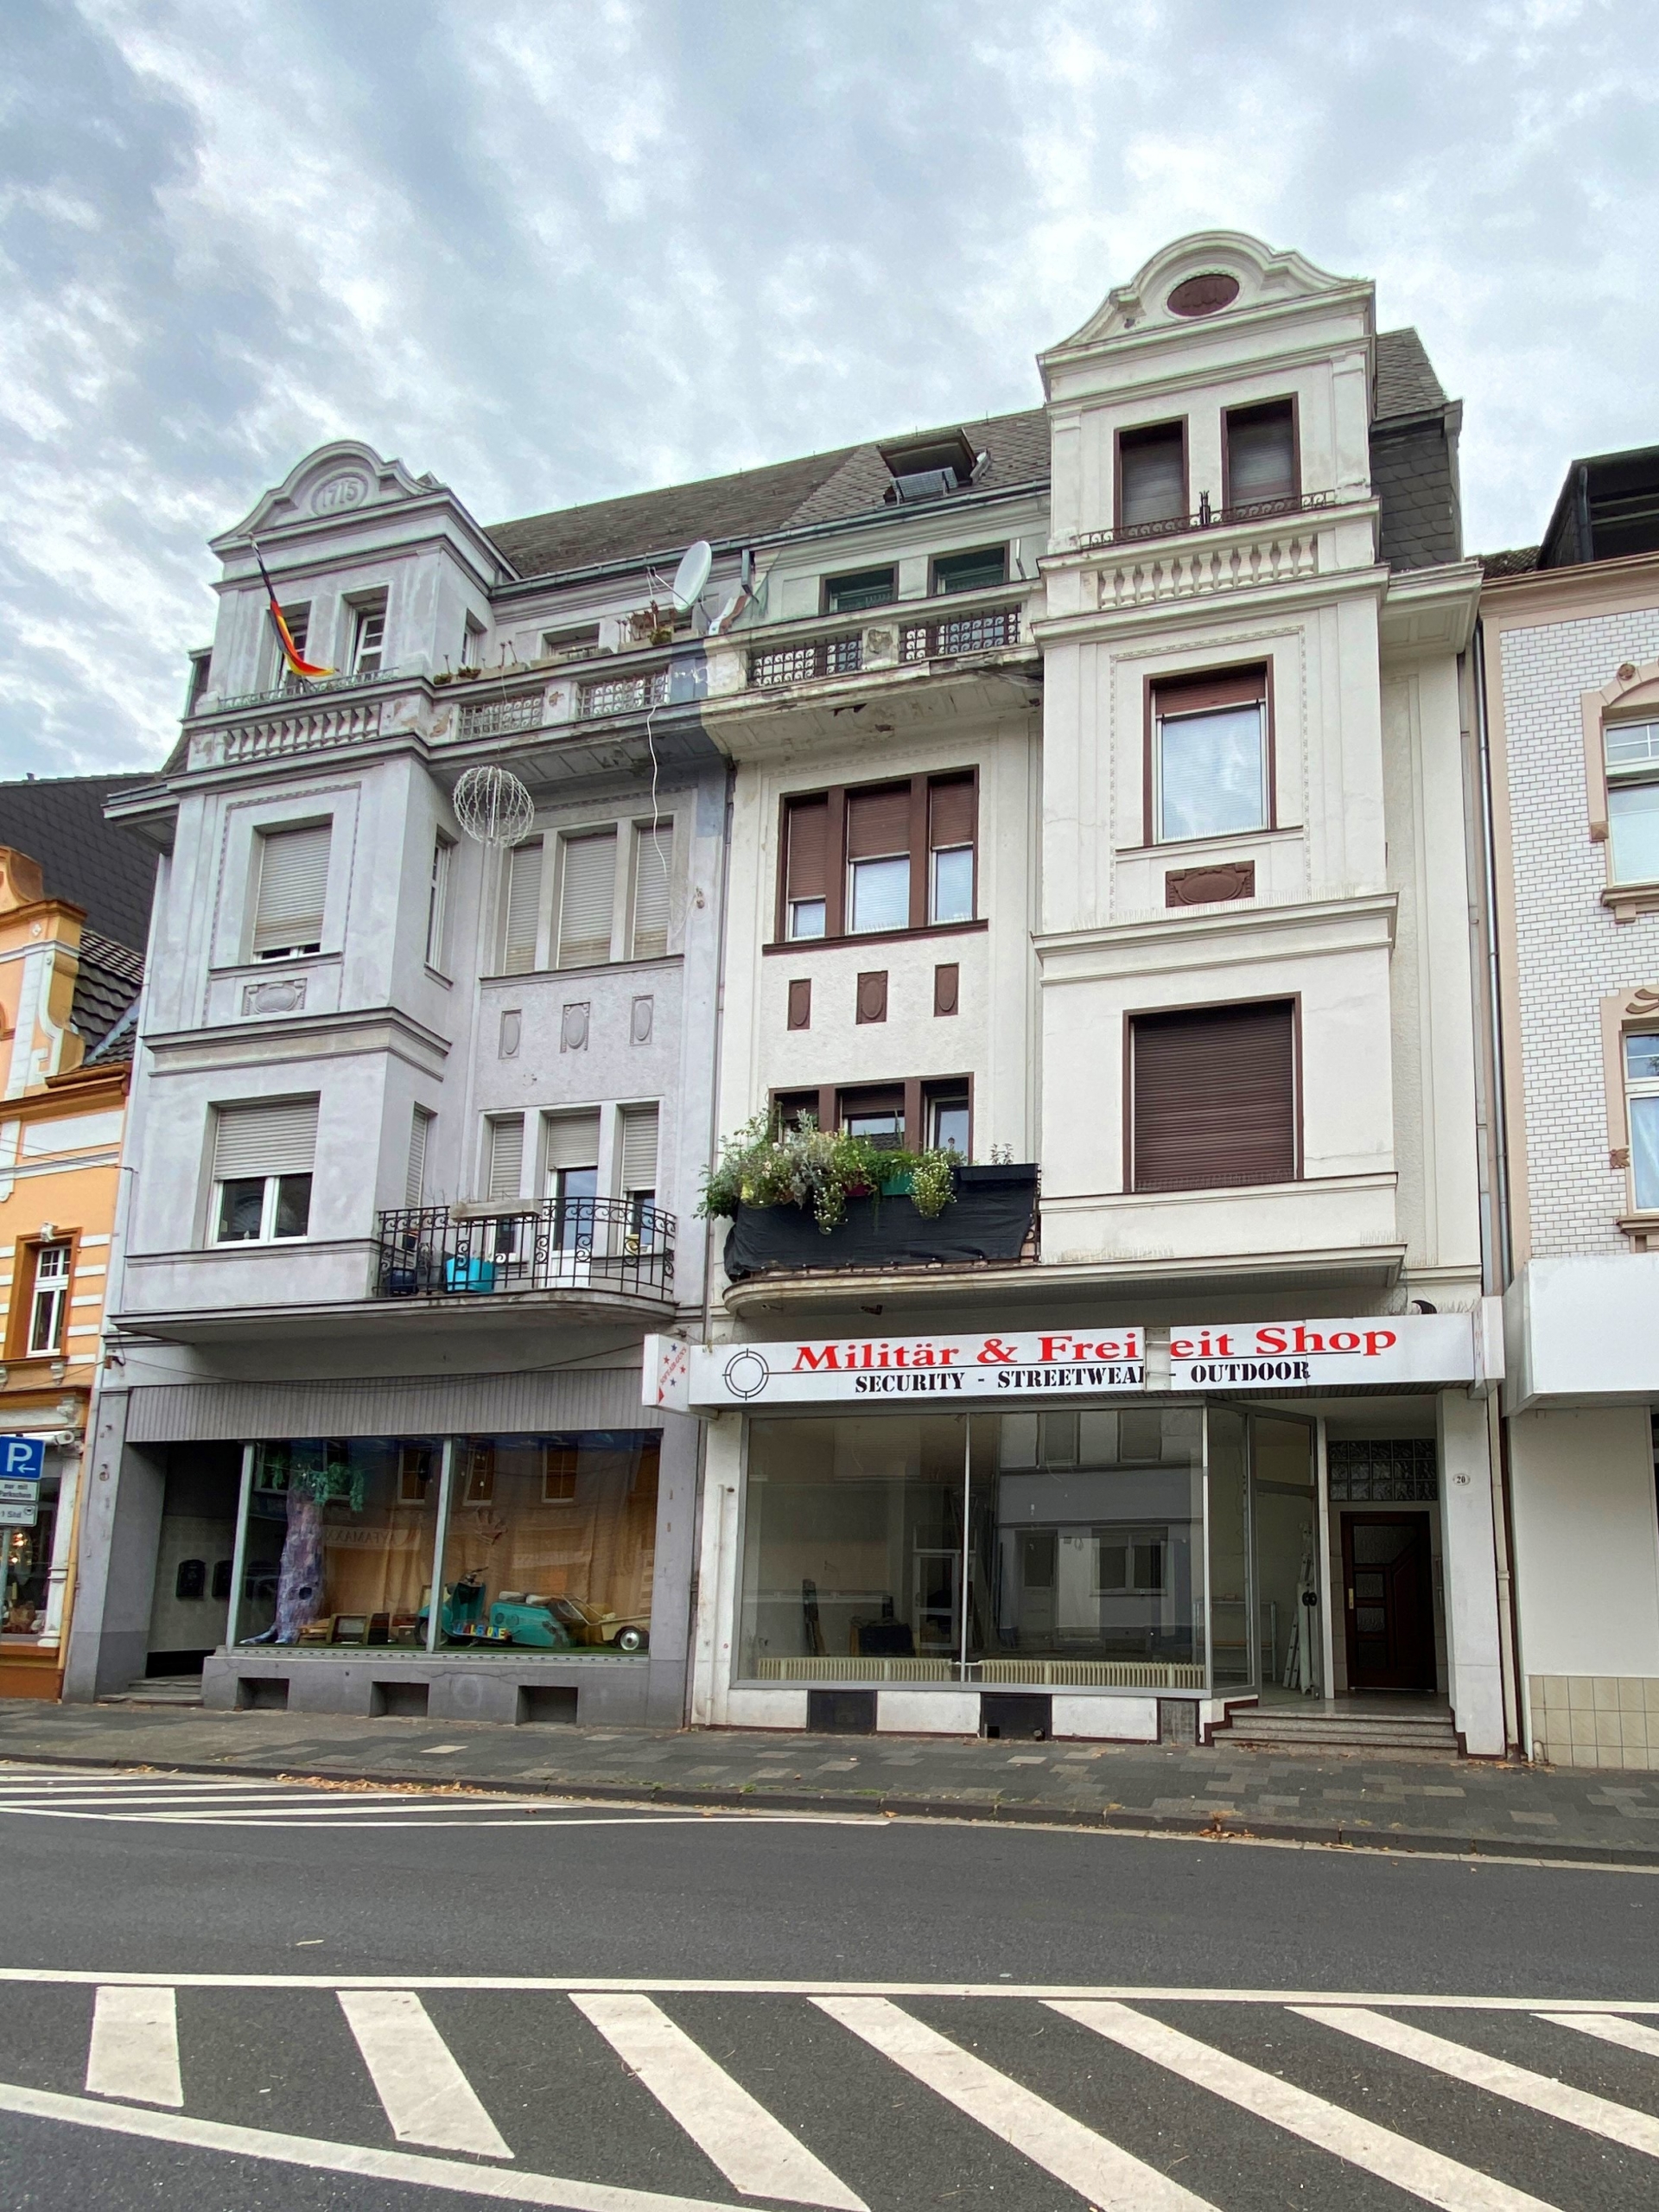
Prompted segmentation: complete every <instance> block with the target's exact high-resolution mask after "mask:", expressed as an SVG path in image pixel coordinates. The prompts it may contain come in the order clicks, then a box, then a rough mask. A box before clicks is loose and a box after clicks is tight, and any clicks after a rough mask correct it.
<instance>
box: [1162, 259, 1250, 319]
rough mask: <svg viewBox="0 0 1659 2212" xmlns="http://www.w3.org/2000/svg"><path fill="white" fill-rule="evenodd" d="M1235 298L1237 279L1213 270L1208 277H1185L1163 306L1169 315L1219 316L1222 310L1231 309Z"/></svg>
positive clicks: (1236, 294) (1236, 295)
mask: <svg viewBox="0 0 1659 2212" xmlns="http://www.w3.org/2000/svg"><path fill="white" fill-rule="evenodd" d="M1237 297H1238V279H1237V277H1228V276H1224V275H1223V273H1222V272H1221V271H1220V270H1211V273H1210V274H1209V275H1208V276H1205V277H1187V278H1186V279H1185V282H1184V283H1179V284H1178V285H1177V286H1176V287H1175V289H1174V290H1173V292H1172V293H1171V294H1170V296H1169V298H1168V299H1167V301H1166V302H1165V304H1166V307H1167V308H1168V309H1169V311H1170V313H1171V315H1219V313H1220V312H1221V310H1222V308H1230V307H1231V305H1232V304H1233V302H1234V301H1235V300H1236V298H1237Z"/></svg>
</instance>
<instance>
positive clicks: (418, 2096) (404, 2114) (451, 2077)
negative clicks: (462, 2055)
mask: <svg viewBox="0 0 1659 2212" xmlns="http://www.w3.org/2000/svg"><path fill="white" fill-rule="evenodd" d="M340 2010H341V2011H342V2012H344V2013H345V2015H346V2024H347V2025H348V2026H349V2027H350V2029H351V2031H352V2033H353V2036H354V2037H356V2038H357V2047H358V2049H359V2050H360V2051H361V2052H362V2054H363V2063H364V2064H365V2066H366V2067H367V2068H368V2069H369V2078H370V2080H371V2081H372V2082H373V2083H374V2091H375V2094H376V2095H377V2096H378V2098H379V2100H380V2101H381V2103H382V2105H384V2106H385V2113H386V2118H387V2119H388V2120H390V2121H391V2132H392V2133H393V2134H394V2135H395V2136H396V2137H397V2140H398V2141H399V2142H400V2143H419V2144H420V2145H423V2148H425V2149H426V2150H429V2151H471V2152H475V2153H476V2154H477V2155H478V2156H479V2157H480V2158H511V2157H512V2152H511V2151H510V2150H509V2149H508V2148H507V2145H506V2144H505V2142H504V2141H503V2140H502V2139H501V2137H500V2135H499V2133H498V2132H497V2130H496V2126H495V2123H494V2121H493V2120H492V2119H491V2118H490V2115H489V2114H488V2113H486V2111H485V2109H484V2107H483V2106H482V2105H481V2104H480V2101H479V2099H478V2093H477V2091H476V2090H475V2089H474V2088H473V2085H472V2083H471V2082H469V2081H468V2080H467V2076H466V2075H464V2074H463V2073H462V2072H461V2069H460V2067H459V2066H458V2065H457V2064H456V2063H455V2059H454V2053H453V2052H452V2051H451V2050H450V2049H449V2046H448V2044H447V2043H445V2041H444V2039H443V2037H442V2036H441V2035H440V2034H439V2033H438V2031H437V2030H436V2028H435V2027H434V2026H433V2024H432V2021H431V2018H430V2016H429V2013H428V2012H427V2009H426V2007H425V2005H423V2004H422V2002H421V2000H420V1999H419V1998H418V1997H417V1996H416V1993H415V1992H414V1991H413V1990H412V1989H342V1990H341V1991H340Z"/></svg>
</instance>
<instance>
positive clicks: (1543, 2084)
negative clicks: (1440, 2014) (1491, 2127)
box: [1295, 2005, 1659, 2158]
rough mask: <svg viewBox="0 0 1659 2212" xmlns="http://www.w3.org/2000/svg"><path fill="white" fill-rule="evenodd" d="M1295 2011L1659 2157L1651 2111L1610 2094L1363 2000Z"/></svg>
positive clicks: (1657, 2126) (1658, 2131) (1658, 2124)
mask: <svg viewBox="0 0 1659 2212" xmlns="http://www.w3.org/2000/svg"><path fill="white" fill-rule="evenodd" d="M1295 2010H1296V2011H1297V2012H1300V2014H1301V2016H1302V2018H1304V2019H1305V2020H1317V2021H1319V2024H1320V2025H1321V2026H1322V2027H1327V2028H1339V2029H1340V2030H1341V2031H1342V2032H1343V2034H1344V2035H1347V2036H1355V2037H1357V2038H1358V2039H1359V2041H1360V2042H1361V2043H1368V2044H1371V2045H1372V2046H1373V2048H1374V2049H1376V2050H1388V2051H1392V2052H1393V2053H1394V2055H1395V2057H1396V2058H1410V2059H1414V2060H1415V2061H1416V2063H1417V2064H1418V2065H1420V2066H1431V2067H1433V2069H1435V2071H1436V2072H1437V2073H1440V2074H1449V2075H1451V2077H1452V2080H1453V2081H1454V2082H1472V2083H1473V2085H1474V2086H1475V2088H1478V2089H1487V2090H1490V2091H1491V2094H1493V2095H1494V2096H1499V2097H1509V2098H1511V2099H1512V2100H1513V2101H1514V2102H1515V2103H1516V2104H1518V2105H1529V2106H1530V2107H1531V2108H1532V2110H1533V2111H1534V2112H1545V2113H1548V2114H1549V2116H1550V2118H1551V2119H1552V2120H1567V2121H1568V2122H1569V2123H1570V2124H1571V2125H1572V2126H1574V2127H1583V2128H1587V2129H1588V2130H1589V2132H1590V2133H1591V2134H1592V2135H1605V2137H1606V2139H1607V2140H1608V2141H1609V2142H1610V2143H1623V2144H1624V2145H1626V2146H1627V2147H1628V2148H1629V2149H1630V2150H1632V2151H1645V2152H1647V2153H1648V2154H1649V2157H1650V2158H1659V2120H1655V2119H1654V2118H1653V2117H1652V2115H1651V2114H1650V2113H1645V2112H1633V2111H1632V2110H1631V2108H1630V2106H1628V2105H1618V2104H1614V2103H1613V2102H1612V2101H1611V2098H1608V2097H1598V2096H1592V2094H1590V2092H1589V2091H1588V2090H1587V2089H1575V2088H1571V2087H1570V2086H1569V2085H1568V2084H1567V2082H1557V2081H1554V2080H1553V2079H1552V2077H1551V2076H1550V2075H1548V2074H1535V2073H1533V2072H1532V2071H1531V2070H1530V2069H1529V2068H1527V2067H1524V2066H1512V2065H1510V2062H1509V2061H1508V2060H1507V2059H1504V2058H1492V2057H1489V2056H1488V2055H1487V2054H1486V2052H1485V2051H1484V2050H1473V2049H1472V2048H1471V2046H1470V2045H1469V2044H1463V2043H1452V2042H1450V2041H1448V2040H1447V2038H1446V2037H1445V2036H1433V2035H1429V2034H1428V2033H1427V2031H1425V2030H1424V2029H1422V2028H1414V2027H1413V2026H1412V2025H1411V2024H1410V2023H1409V2021H1407V2020H1391V2019H1389V2018H1386V2017H1385V2015H1383V2013H1381V2012H1370V2011H1368V2010H1366V2009H1365V2008H1364V2007H1363V2006H1360V2005H1297V2006H1296V2007H1295Z"/></svg>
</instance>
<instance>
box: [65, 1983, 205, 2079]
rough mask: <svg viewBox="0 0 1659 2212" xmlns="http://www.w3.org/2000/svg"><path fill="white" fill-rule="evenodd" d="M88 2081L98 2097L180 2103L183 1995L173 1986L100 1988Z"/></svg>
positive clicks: (97, 1997) (87, 2070) (96, 2000)
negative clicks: (179, 1996) (180, 1999)
mask: <svg viewBox="0 0 1659 2212" xmlns="http://www.w3.org/2000/svg"><path fill="white" fill-rule="evenodd" d="M86 2087H87V2089H88V2090H89V2092H90V2093H91V2094H92V2095H93V2096H97V2097H130V2098H131V2099H132V2100H133V2101H134V2102H135V2103H138V2104H146V2105H174V2106H181V2105H182V2104H183V2102H184V2085H183V2083H182V2082H181V2080H180V2078H179V2016H178V2000H177V1998H176V1996H175V1993H174V1992H173V1991H172V1990H170V1989H129V1988H119V1987H118V1988H111V1987H109V1986H105V1987H104V1988H101V1989H100V1990H99V1992H98V1994H97V1996H96V1998H95V1999H94V2000H93V2005H92V2044H91V2045H90V2047H89V2049H88V2050H87V2054H86Z"/></svg>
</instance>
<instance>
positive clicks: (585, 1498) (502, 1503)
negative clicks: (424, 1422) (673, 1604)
mask: <svg viewBox="0 0 1659 2212" xmlns="http://www.w3.org/2000/svg"><path fill="white" fill-rule="evenodd" d="M658 1450H659V1446H658V1433H657V1432H656V1431H655V1430H654V1429H646V1430H630V1429H623V1430H600V1431H589V1432H588V1433H586V1434H582V1435H570V1436H482V1437H468V1438H465V1439H463V1440H460V1441H458V1442H457V1444H456V1446H455V1460H456V1469H457V1479H456V1482H455V1497H454V1504H453V1505H452V1507H451V1510H450V1514H449V1529H448V1537H447V1539H446V1541H445V1543H444V1548H443V1577H442V1580H443V1600H442V1620H441V1623H440V1635H439V1643H440V1648H441V1649H444V1650H450V1649H459V1648H466V1649H477V1648H480V1647H487V1646H488V1645H490V1644H492V1643H493V1644H495V1645H497V1646H508V1647H511V1648H512V1649H515V1650H532V1651H573V1650H574V1651H611V1652H619V1653H624V1654H626V1653H630V1652H637V1651H643V1650H645V1649H646V1647H647V1645H648V1644H649V1642H650V1637H651V1581H652V1567H653V1565H654V1563H655V1548H656V1540H657V1464H658ZM463 1465H464V1467H465V1470H466V1473H465V1480H464V1481H463V1480H461V1468H462V1466H463Z"/></svg>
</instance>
